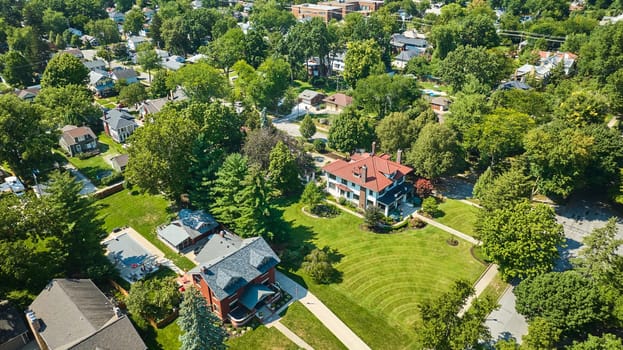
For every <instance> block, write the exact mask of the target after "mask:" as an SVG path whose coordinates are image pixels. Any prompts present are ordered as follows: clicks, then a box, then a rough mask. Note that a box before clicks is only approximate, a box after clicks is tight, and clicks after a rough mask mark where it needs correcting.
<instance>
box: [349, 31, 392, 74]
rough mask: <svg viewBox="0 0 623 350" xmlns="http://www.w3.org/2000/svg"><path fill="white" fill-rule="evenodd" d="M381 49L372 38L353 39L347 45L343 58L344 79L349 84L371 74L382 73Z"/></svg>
mask: <svg viewBox="0 0 623 350" xmlns="http://www.w3.org/2000/svg"><path fill="white" fill-rule="evenodd" d="M381 56H382V54H381V49H380V47H379V46H378V44H377V43H376V41H374V40H372V39H368V40H364V41H353V42H349V43H348V45H347V51H346V57H345V58H344V65H345V68H344V79H345V80H346V82H347V83H348V84H349V85H350V86H355V84H357V81H359V80H360V79H363V78H365V77H367V76H368V75H371V74H382V73H383V72H384V71H385V65H384V64H383V61H382V57H381Z"/></svg>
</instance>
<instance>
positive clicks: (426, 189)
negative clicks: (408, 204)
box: [414, 178, 435, 199]
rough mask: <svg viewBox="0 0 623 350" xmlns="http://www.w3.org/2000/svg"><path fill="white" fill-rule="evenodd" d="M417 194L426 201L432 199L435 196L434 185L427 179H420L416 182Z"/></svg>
mask: <svg viewBox="0 0 623 350" xmlns="http://www.w3.org/2000/svg"><path fill="white" fill-rule="evenodd" d="M414 186H415V193H417V195H418V197H420V198H422V199H424V198H427V197H430V196H431V195H432V194H433V190H434V189H435V188H434V187H433V184H432V183H431V182H430V181H429V180H428V179H425V178H419V179H417V180H416V181H415V185H414Z"/></svg>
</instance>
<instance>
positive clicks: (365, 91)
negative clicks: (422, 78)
mask: <svg viewBox="0 0 623 350" xmlns="http://www.w3.org/2000/svg"><path fill="white" fill-rule="evenodd" d="M419 96H420V93H419V89H418V88H417V81H416V80H415V79H413V78H412V77H406V76H403V75H395V76H393V77H391V76H389V75H388V74H381V75H371V76H369V77H367V78H363V79H361V80H359V81H358V82H357V88H356V89H355V91H354V93H353V98H354V103H355V105H356V106H357V107H359V108H362V109H363V111H364V112H365V113H369V114H373V115H374V116H376V117H378V118H383V117H385V116H386V115H387V114H388V113H390V112H396V111H404V110H406V109H407V108H409V107H410V106H411V104H412V103H413V102H414V101H415V100H417V99H418V98H419Z"/></svg>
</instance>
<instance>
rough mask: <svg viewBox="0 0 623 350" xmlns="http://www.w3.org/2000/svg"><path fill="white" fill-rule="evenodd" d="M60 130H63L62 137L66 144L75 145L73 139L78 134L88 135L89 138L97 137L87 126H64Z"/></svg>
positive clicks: (78, 135)
mask: <svg viewBox="0 0 623 350" xmlns="http://www.w3.org/2000/svg"><path fill="white" fill-rule="evenodd" d="M62 130H63V135H62V137H63V139H64V140H65V143H67V145H75V144H76V140H75V139H76V138H77V137H80V136H87V135H90V136H91V138H93V139H96V138H97V137H96V136H95V133H94V132H93V130H91V128H89V127H88V126H80V127H73V128H68V127H64V128H63V129H62Z"/></svg>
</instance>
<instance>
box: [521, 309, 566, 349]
mask: <svg viewBox="0 0 623 350" xmlns="http://www.w3.org/2000/svg"><path fill="white" fill-rule="evenodd" d="M560 333H561V330H560V329H558V328H556V326H554V325H553V324H552V323H551V322H549V321H548V320H547V319H545V318H542V317H537V318H535V319H534V320H532V321H530V324H529V325H528V334H526V335H525V336H523V337H522V341H523V343H524V344H525V346H526V348H527V349H529V350H532V349H534V350H540V349H554V348H555V346H556V343H557V342H558V341H559V339H560Z"/></svg>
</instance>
